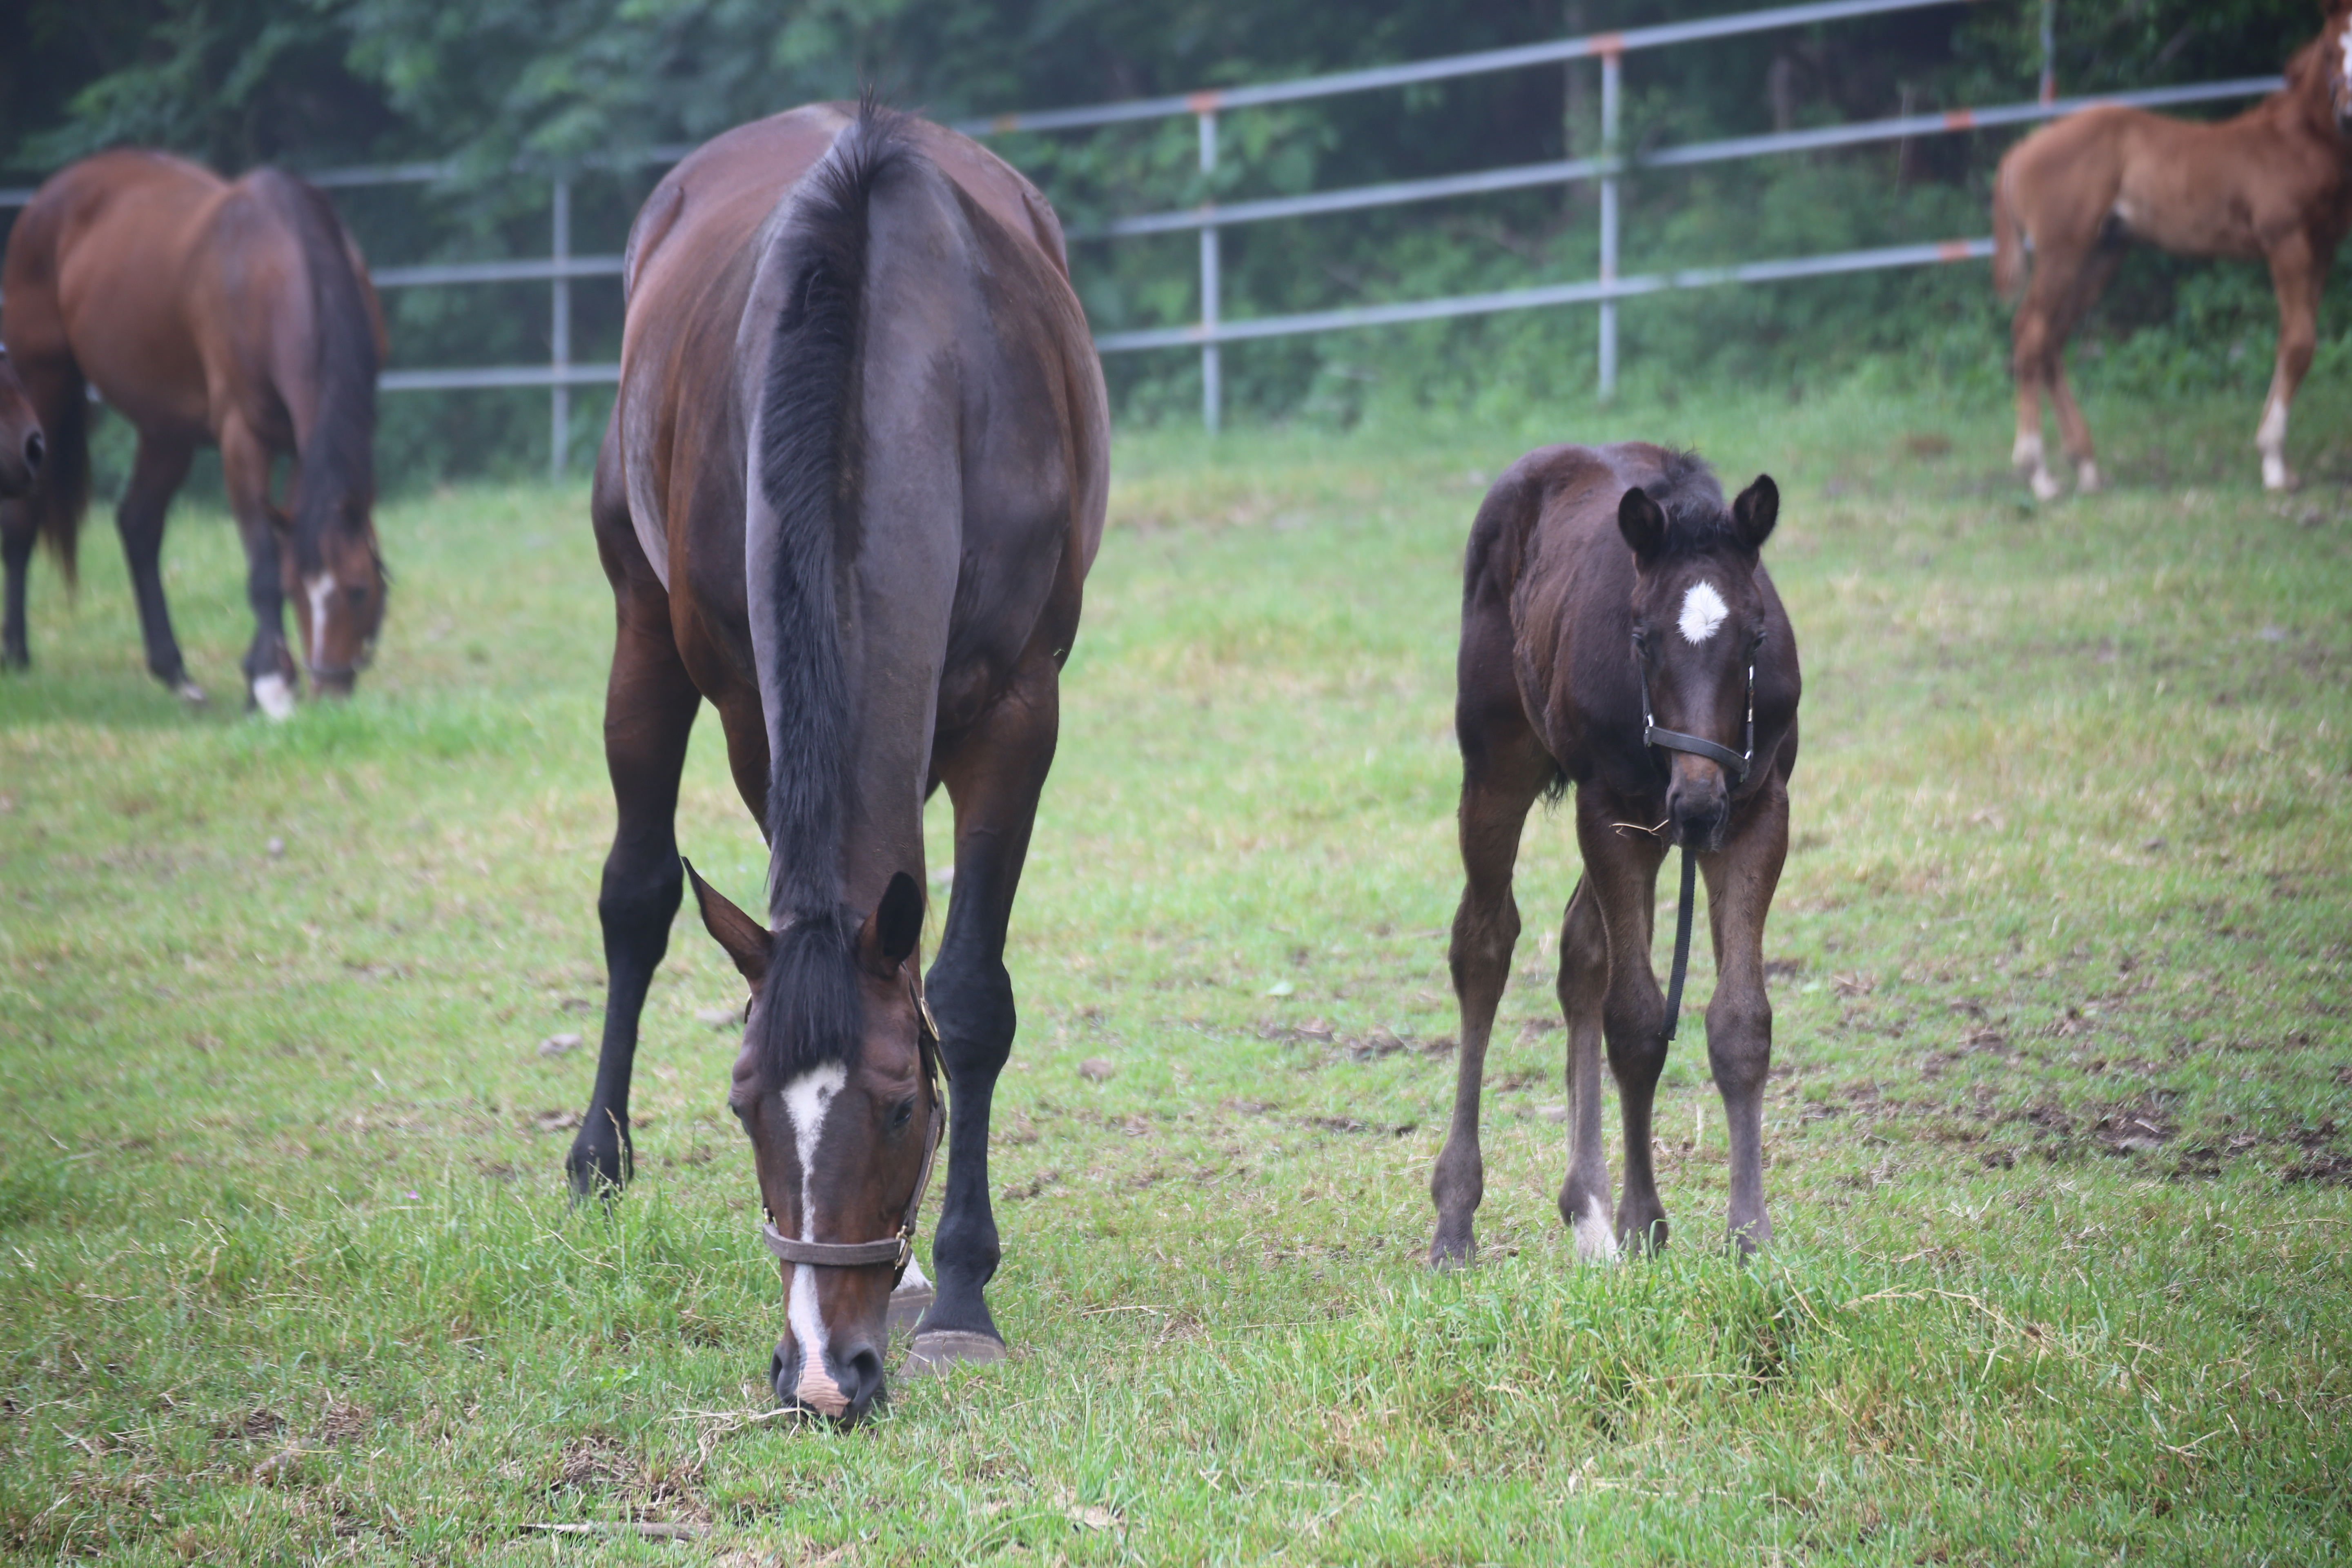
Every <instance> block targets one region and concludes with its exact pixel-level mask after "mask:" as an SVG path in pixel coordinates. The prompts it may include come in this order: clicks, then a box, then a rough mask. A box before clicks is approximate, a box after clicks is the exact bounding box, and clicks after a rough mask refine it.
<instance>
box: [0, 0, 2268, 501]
mask: <svg viewBox="0 0 2352 1568" xmlns="http://www.w3.org/2000/svg"><path fill="white" fill-rule="evenodd" d="M1970 3H1976V0H1820V3H1817V4H1811V5H1782V6H1776V7H1772V8H1769V9H1766V10H1758V11H1746V12H1738V13H1734V14H1732V15H1728V16H1713V17H1706V18H1702V19H1700V20H1696V21H1691V22H1677V23H1671V24H1667V25H1664V26H1654V27H1637V28H1632V29H1628V30H1626V31H1623V32H1617V33H1595V34H1591V35H1590V36H1587V37H1578V38H1563V39H1557V40H1553V41H1550V42H1547V43H1541V44H1528V45H1523V46H1520V47H1513V48H1503V49H1486V50H1481V51H1478V52H1476V53H1473V54H1462V55H1452V56H1445V57H1443V58H1434V59H1426V60H1417V61H1412V62H1408V63H1405V64H1402V65H1395V66H1381V67H1373V68H1367V69H1361V70H1349V71H1337V72H1331V73H1328V74H1325V75H1321V76H1313V77H1303V78H1298V79H1293V80H1289V81H1281V82H1266V83H1261V84H1256V85H1252V86H1245V87H1230V88H1217V89H1206V90H1203V91H1199V92H1191V93H1182V94H1176V95H1172V96H1168V97H1160V98H1149V99H1135V100H1129V101H1126V102H1121V103H1109V104H1098V105H1094V106H1091V107H1086V108H1076V109H1058V110H1044V111H1040V112H1032V113H1019V114H1003V115H995V116H992V117H988V118H984V119H976V120H967V121H958V122H956V125H955V128H956V129H957V130H960V131H963V132H967V133H969V134H971V135H975V136H993V135H1001V134H1003V133H1006V132H1016V131H1018V132H1048V131H1073V130H1087V129H1093V128H1098V127H1102V126H1108V125H1118V124H1130V123H1135V122H1139V121H1149V120H1157V119H1164V118H1168V117H1171V116H1175V115H1181V114H1190V115H1192V116H1193V117H1194V120H1195V121H1196V124H1197V127H1198V132H1199V144H1200V155H1199V164H1200V168H1201V171H1202V173H1203V174H1212V173H1213V172H1214V171H1215V169H1216V167H1217V151H1218V134H1217V132H1218V115H1219V113H1220V112H1221V111H1222V110H1228V109H1245V108H1255V107H1259V106H1263V105H1267V104H1276V103H1295V102H1300V101H1304V100H1312V99H1318V98H1328V97H1332V96H1336V95H1339V94H1344V93H1354V92H1366V91H1372V90H1377V89H1392V88H1399V87H1406V86H1412V85H1414V84H1417V83H1422V82H1430V81H1440V80H1447V79H1456V78H1461V77H1468V76H1476V75H1484V74H1488V73H1492V72H1496V71H1505V70H1517V69H1522V68H1528V67H1531V66H1539V65H1550V64H1558V63H1560V62H1564V61H1570V60H1579V59H1597V60H1598V61H1600V63H1601V153H1600V154H1599V155H1598V156H1594V157H1586V158H1569V159H1561V160H1558V161H1554V162H1549V163H1527V164H1520V165H1517V166H1514V167H1508V168H1500V169H1485V170H1478V171H1474V172H1471V173H1466V174H1445V175H1439V176H1435V177H1433V178H1428V179H1419V180H1398V181H1390V182H1385V183H1382V184H1370V185H1359V186H1353V187H1349V188H1346V189H1341V190H1332V191H1318V192H1312V193H1309V194H1307V195H1296V196H1278V197H1268V198H1263V199H1255V200H1250V201H1239V202H1229V203H1219V202H1214V201H1211V202H1203V203H1201V204H1199V205H1195V206H1192V207H1187V208H1183V209H1181V210H1174V211H1166V212H1156V213H1140V214H1135V215H1132V216H1123V217H1117V218H1112V219H1110V220H1108V221H1107V222H1104V223H1101V224H1098V225H1095V226H1088V227H1075V228H1073V229H1072V230H1071V231H1070V233H1071V237H1073V238H1075V239H1121V238H1129V237H1139V236H1144V235H1154V234H1176V233H1183V232H1186V231H1194V232H1197V233H1198V234H1199V236H1200V279H1201V284H1200V287H1201V319H1200V321H1197V322H1194V323H1192V324H1190V325H1184V326H1175V327H1160V328H1150V329H1145V330H1140V331H1122V332H1107V333H1103V334H1100V335H1098V336H1097V338H1096V340H1095V346H1096V348H1097V350H1098V351H1099V352H1100V353H1106V354H1109V353H1134V352H1139V351H1143V350H1150V349H1167V348H1190V349H1193V350H1196V351H1197V352H1198V353H1200V355H1201V369H1202V418H1203V420H1204V421H1205V423H1206V424H1207V425H1208V426H1209V427H1210V428H1211V429H1214V428H1216V426H1217V424H1218V422H1219V414H1220V405H1221V403H1222V391H1221V387H1220V382H1221V380H1222V376H1221V370H1222V365H1221V363H1220V358H1219V353H1218V350H1219V346H1220V345H1222V344H1223V343H1228V342H1246V341H1250V340H1254V339H1259V338H1272V337H1286V336H1291V335H1295V334H1300V333H1308V332H1324V331H1342V330H1347V329H1350V328H1360V327H1370V326H1381V325H1387V324H1392V323H1399V322H1405V321H1437V320H1444V319H1448V318H1453V317H1460V316H1473V315H1485V314H1489V313H1493V312H1496V311H1503V310H1528V309H1534V308H1538V307H1542V306H1556V305H1576V304H1591V305H1596V306H1598V308H1599V311H1600V323H1599V324H1600V334H1599V335H1600V343H1599V356H1598V357H1599V364H1598V366H1597V373H1598V383H1599V387H1600V391H1601V395H1602V396H1603V397H1606V396H1608V395H1610V394H1611V393H1612V392H1613V390H1614V388H1615V384H1616V379H1617V301H1618V300H1624V299H1631V298H1633V297H1636V296H1639V295H1644V294H1654V293H1660V292H1664V291H1667V290H1672V289H1698V288H1713V287H1720V286H1725V285H1732V284H1746V283H1763V282H1774V281H1780V280H1784V279H1798V278H1819V277H1828V276H1833V275H1836V274H1840V273H1848V272H1860V271H1870V270H1876V269H1879V268H1903V267H1917V266H1926V265H1930V264H1935V263H1940V262H1950V261H1959V260H1967V259H1971V258H1981V257H1984V256H1988V255H1990V251H1991V242H1990V240H1985V239H1969V240H1948V241H1944V242H1941V243H1936V244H1926V245H1905V246H1888V247H1878V248H1874V249H1868V250H1855V251H1845V252H1841V253H1838V254H1835V255H1827V256H1812V257H1796V258H1781V259H1778V260H1765V261H1752V262H1745V263H1740V264H1738V265H1733V266H1726V267H1711V268H1683V269H1679V270H1674V271H1665V272H1656V273H1647V274H1643V275H1640V276H1636V277H1630V278H1625V277H1620V276H1618V272H1617V267H1618V259H1619V251H1620V246H1621V239H1622V236H1621V234H1620V226H1619V223H1618V205H1619V204H1618V195H1619V184H1620V182H1621V181H1622V179H1623V177H1624V176H1625V175H1626V174H1630V173H1633V172H1634V171H1637V170H1643V169H1669V168H1680V167H1689V166H1693V165H1697V164H1703V163H1720V162H1726V161H1729V160H1735V159H1742V158H1753V157H1764V156H1770V155H1774V154H1779V153H1806V152H1818V151H1822V150H1824V149H1829V148H1836V147H1853V146H1861V145H1866V144H1868V143H1872V142H1893V141H1901V140H1906V139H1908V138H1913V137H1927V136H1934V135H1941V134H1948V133H1951V132H1963V131H1978V130H1988V129H1993V128H1997V127H2001V126H2011V125H2025V124H2031V123H2032V122H2034V121H2042V120H2048V119H2053V118H2055V117H2057V116H2060V115H2065V114H2072V113H2074V112H2076V111H2078V110H2084V109H2087V108H2090V107H2093V106H2094V105H2097V104H2108V103H2121V104H2133V105H2137V106H2140V107H2146V108H2160V107H2166V106H2171V105H2178V104H2189V103H2206V102H2213V101H2218V100H2226V99H2232V98H2243V97H2252V96H2254V95H2257V94H2261V93H2266V92H2270V91H2273V90H2275V89H2277V88H2278V87H2279V86H2280V85H2281V83H2280V79H2279V78H2276V77H2255V78H2243V79H2237V80H2232V81H2217V82H2205V83H2198V84H2194V85H2190V86H2185V87H2168V88H2152V89H2145V90H2141V91H2136V92H2124V93H2111V94H2102V95H2098V96H2095V97H2084V98H2074V99H2064V100H2061V99H2057V98H2056V97H2055V95H2054V92H2053V88H2052V83H2053V76H2052V73H2051V71H2050V68H2049V63H2048V61H2047V59H2046V58H2045V60H2044V65H2043V72H2042V96H2041V98H2040V100H2037V101H2034V102H2029V103H2008V104H2000V105H1994V106H1990V107H1987V108H1981V109H1958V110H1944V111H1941V112H1936V113H1927V114H1909V115H1901V116H1895V117H1893V118H1888V119H1882V120H1874V121H1861V122H1858V123H1854V124H1849V125H1831V126H1822V127H1816V128H1813V129H1810V130H1804V131H1790V132H1777V133H1773V134H1769V135H1760V136H1738V137H1729V138H1725V139H1721V140H1717V141H1713V142H1690V143H1685V144H1684V145H1682V146H1679V147H1667V148H1661V149H1657V150H1654V151H1652V152H1648V153H1641V154H1639V155H1638V156H1635V155H1628V154H1626V153H1624V152H1623V151H1622V149H1621V148H1620V146H1619V131H1620V121H1621V118H1622V117H1621V100H1622V61H1623V58H1624V56H1625V55H1626V54H1627V53H1628V52H1629V51H1633V50H1639V49H1647V48H1663V47H1670V46H1673V45H1678V44H1689V43H1698V42H1704V41H1707V40H1711V39H1719V38H1728V37H1740V36H1743V35H1747V34H1752V33H1759V32H1765V31H1769V30H1773V29H1778V28H1784V27H1794V26H1810V25H1812V24H1816V23H1822V22H1834V21H1843V20H1848V19H1852V18H1856V17H1863V16H1882V15H1886V14H1889V13H1894V12H1900V11H1911V10H1917V9H1921V8H1923V7H1925V6H1928V5H1956V4H1970ZM2045 8H2046V7H2045ZM2048 28H2049V18H2048V16H2046V15H2045V16H2044V18H2043V32H2044V52H2045V56H2046V54H2047V52H2048V47H2049V46H2048ZM690 151H692V149H691V148H689V147H684V146H677V147H673V146H658V147H651V148H646V149H644V150H642V151H640V152H637V153H628V154H617V155H614V156H612V157H607V158H600V159H597V160H594V161H593V163H594V164H595V165H596V166H602V167H608V168H619V167H624V166H635V165H641V164H646V163H674V162H677V160H679V159H681V158H683V157H685V156H686V155H687V154H688V153H689V152H690ZM461 167H462V165H461V164H460V163H458V162H457V161H456V160H440V161H433V162H415V163H393V164H379V165H371V166H365V167H355V168H339V169H327V170H321V171H320V172H318V173H315V174H310V175H309V176H308V178H309V179H310V181H311V183H312V184H319V185H323V186H330V187H346V188H348V187H354V186H365V185H385V184H430V183H433V182H436V181H441V180H446V179H449V178H451V177H453V176H454V175H456V174H458V173H459V172H460V170H461ZM516 172H517V173H518V174H521V173H524V172H525V171H523V170H521V169H520V167H519V168H518V169H517V171H516ZM1580 181H1594V182H1597V183H1598V184H1599V187H1600V190H1599V196H1600V201H1599V207H1600V212H1599V218H1600V230H1601V232H1600V247H1599V248H1600V265H1599V268H1598V271H1599V276H1598V277H1597V278H1594V279H1591V280H1589V281H1580V282H1566V283H1555V284H1544V285H1538V286H1533V287H1528V288H1522V289H1499V290H1494V291H1489V292H1485V293H1478V294H1465V295H1456V296H1453V297H1449V298H1444V299H1433V300H1402V301H1396V302H1393V303H1387V304H1376V305H1360V306H1352V307H1346V308H1341V309H1335V310H1312V311H1303V312H1295V313H1290V314H1285V315H1276V316H1254V317H1245V318H1243V319H1241V320H1238V321H1234V320H1229V319H1227V318H1226V317H1225V315H1224V312H1223V300H1222V297H1221V296H1222V288H1221V279H1220V273H1221V266H1220V262H1221V251H1220V242H1219V236H1220V232H1221V231H1222V230H1223V229H1224V228H1227V227H1231V226H1239V225H1243V224H1251V223H1265V222H1270V221H1274V220H1276V219H1284V218H1302V217H1316V216H1325V215H1328V214H1332V213H1342V212H1360V211H1365V210H1369V209H1373V208H1379V207H1388V206H1401V205H1408V204H1411V203H1415V202H1425V201H1437V200H1443V199H1446V198H1449V197H1459V196H1471V195H1486V194H1491V193H1495V192H1500V191H1513V190H1525V189H1530V188H1536V187H1541V186H1547V185H1563V184H1573V183H1576V182H1580ZM571 194H572V193H571V183H570V180H569V179H568V178H567V177H560V176H559V177H556V178H555V179H554V180H553V182H552V188H551V217H552V223H551V235H550V241H551V244H550V254H549V255H548V256H547V257H546V258H520V259H513V260H501V261H459V262H439V263H428V264H423V265H417V266H397V267H384V268H377V269H375V270H374V272H373V278H374V280H375V283H376V286H377V287H378V288H380V289H415V288H449V287H463V286H472V285H482V284H512V283H542V282H543V283H546V284H548V285H549V291H550V301H549V302H550V307H551V309H550V321H549V336H550V342H551V353H550V356H549V363H546V364H520V365H482V366H465V367H450V368H420V369H414V370H391V371H386V372H385V373H384V374H383V382H382V385H383V390H385V391H387V392H414V391H453V390H477V389H489V388H502V387H504V388H545V389H547V391H548V394H549V425H550V467H551V470H552V471H553V472H555V473H557V474H559V475H560V474H561V473H562V471H563V468H564V466H565V460H566V453H565V449H564V448H565V445H566V438H567V426H568V425H569V422H570V404H571V389H572V387H575V386H590V385H601V384H613V383H614V382H616V381H618V379H619V377H620V367H619V366H618V365H616V364H607V363H591V364H582V363H573V362H572V357H571V347H572V325H571V315H572V311H571V290H572V281H573V280H574V279H604V278H617V277H619V276H620V275H621V265H622V258H620V257H619V256H617V255H591V256H575V255H572V247H571ZM32 195H33V192H32V191H30V190H27V189H16V190H0V208H5V207H9V206H22V205H24V204H25V203H26V202H27V201H29V200H30V199H31V198H32Z"/></svg>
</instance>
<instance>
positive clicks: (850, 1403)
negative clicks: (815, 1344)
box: [768, 1334, 883, 1426]
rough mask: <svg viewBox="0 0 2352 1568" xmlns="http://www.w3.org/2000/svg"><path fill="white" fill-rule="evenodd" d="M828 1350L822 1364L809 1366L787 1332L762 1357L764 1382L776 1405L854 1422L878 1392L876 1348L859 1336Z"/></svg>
mask: <svg viewBox="0 0 2352 1568" xmlns="http://www.w3.org/2000/svg"><path fill="white" fill-rule="evenodd" d="M842 1350H843V1351H845V1352H846V1353H839V1352H835V1353H832V1354H828V1355H827V1356H826V1357H825V1358H824V1364H823V1365H821V1366H816V1367H811V1366H809V1365H808V1364H807V1363H806V1360H805V1358H803V1356H802V1354H801V1346H800V1342H799V1340H797V1339H795V1338H793V1336H792V1335H790V1334H787V1335H785V1336H784V1337H783V1338H782V1339H781V1340H778V1341H777V1342H776V1353H775V1354H774V1355H772V1356H771V1357H770V1358H769V1360H768V1381H769V1383H770V1384H772V1385H773V1386H774V1388H775V1390H776V1400H777V1403H779V1404H781V1405H783V1406H784V1408H786V1409H787V1410H803V1411H806V1412H807V1413H808V1414H809V1415H822V1416H824V1418H825V1419H826V1420H829V1421H838V1422H840V1423H841V1424H842V1425H843V1426H856V1424H857V1423H858V1422H860V1421H863V1420H864V1419H866V1416H867V1415H869V1414H870V1413H871V1412H872V1410H873V1408H874V1405H875V1403H876V1402H877V1400H879V1399H880V1398H881V1396H882V1386H883V1372H882V1352H880V1351H879V1350H878V1349H877V1348H876V1347H874V1346H873V1345H871V1344H869V1343H866V1342H865V1341H864V1340H862V1339H861V1340H859V1341H858V1342H856V1343H854V1344H850V1345H845V1346H844V1347H842Z"/></svg>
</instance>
